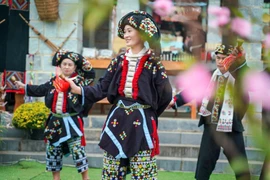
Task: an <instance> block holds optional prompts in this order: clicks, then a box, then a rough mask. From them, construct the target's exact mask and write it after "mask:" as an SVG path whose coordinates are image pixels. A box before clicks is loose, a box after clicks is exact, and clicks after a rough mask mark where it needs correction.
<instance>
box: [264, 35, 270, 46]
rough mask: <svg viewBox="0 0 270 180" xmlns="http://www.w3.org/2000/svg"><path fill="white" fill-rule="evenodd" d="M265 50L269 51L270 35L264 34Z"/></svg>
mask: <svg viewBox="0 0 270 180" xmlns="http://www.w3.org/2000/svg"><path fill="white" fill-rule="evenodd" d="M264 43H265V48H267V49H269V48H270V34H269V33H268V34H266V37H265V41H264Z"/></svg>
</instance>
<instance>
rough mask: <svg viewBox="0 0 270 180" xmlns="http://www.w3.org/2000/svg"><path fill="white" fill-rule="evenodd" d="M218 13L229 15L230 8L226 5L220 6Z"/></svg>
mask: <svg viewBox="0 0 270 180" xmlns="http://www.w3.org/2000/svg"><path fill="white" fill-rule="evenodd" d="M218 15H219V16H226V17H230V15H231V12H230V9H229V8H227V7H221V8H220V10H219V12H218Z"/></svg>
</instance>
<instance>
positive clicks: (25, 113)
mask: <svg viewBox="0 0 270 180" xmlns="http://www.w3.org/2000/svg"><path fill="white" fill-rule="evenodd" d="M49 113H50V110H49V109H48V108H47V107H46V106H45V104H44V103H43V102H33V103H25V104H22V105H20V106H19V107H18V108H17V109H16V111H15V112H14V116H13V119H12V124H13V125H14V126H15V127H16V128H22V129H43V128H44V122H45V121H46V119H47V118H48V116H49Z"/></svg>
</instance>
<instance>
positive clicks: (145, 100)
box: [83, 54, 172, 158]
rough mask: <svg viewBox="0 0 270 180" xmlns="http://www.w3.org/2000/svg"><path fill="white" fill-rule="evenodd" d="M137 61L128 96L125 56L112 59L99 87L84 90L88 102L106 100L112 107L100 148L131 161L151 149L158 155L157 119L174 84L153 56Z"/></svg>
mask: <svg viewBox="0 0 270 180" xmlns="http://www.w3.org/2000/svg"><path fill="white" fill-rule="evenodd" d="M138 62H139V63H138V65H137V68H136V70H135V73H134V78H133V80H132V91H130V92H132V94H131V96H129V97H126V96H125V92H124V90H125V85H126V79H127V76H128V60H127V59H126V57H125V56H124V55H120V56H118V57H117V58H116V59H114V60H112V63H110V65H109V67H108V69H107V72H106V73H105V75H104V76H103V78H101V79H100V80H99V83H98V84H96V85H95V86H92V87H86V86H85V87H83V92H84V94H85V99H86V100H87V101H89V102H96V101H98V100H101V99H103V98H105V97H107V99H108V101H109V102H110V103H111V104H113V106H112V108H111V110H110V113H109V114H108V117H107V119H106V122H105V124H104V129H103V131H102V134H101V140H100V143H99V146H100V147H101V148H102V149H104V150H105V151H107V152H108V153H109V154H110V155H112V156H113V157H115V158H130V157H132V156H134V155H135V154H137V153H138V152H139V151H140V150H150V149H151V150H153V151H152V152H154V154H153V155H152V156H155V155H157V154H158V148H159V144H158V135H157V131H156V129H157V126H158V116H160V114H161V113H162V112H163V111H164V110H165V109H166V107H167V106H168V104H169V102H170V101H171V99H172V89H171V85H170V82H169V80H168V78H167V76H166V75H165V74H166V71H165V68H164V66H162V63H160V62H158V61H156V60H154V59H153V58H152V56H151V54H150V55H147V56H146V58H145V56H143V57H142V59H141V60H139V61H138ZM145 64H152V65H151V67H150V66H146V65H145ZM130 147H133V148H130Z"/></svg>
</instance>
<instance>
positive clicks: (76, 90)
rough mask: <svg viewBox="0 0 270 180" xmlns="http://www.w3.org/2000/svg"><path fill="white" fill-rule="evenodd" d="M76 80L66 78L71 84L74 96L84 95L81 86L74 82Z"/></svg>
mask: <svg viewBox="0 0 270 180" xmlns="http://www.w3.org/2000/svg"><path fill="white" fill-rule="evenodd" d="M73 79H74V78H65V80H66V81H67V82H68V83H69V85H70V88H71V92H72V93H74V94H80V95H81V94H82V90H81V87H80V86H77V85H76V84H75V83H74V82H73Z"/></svg>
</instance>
